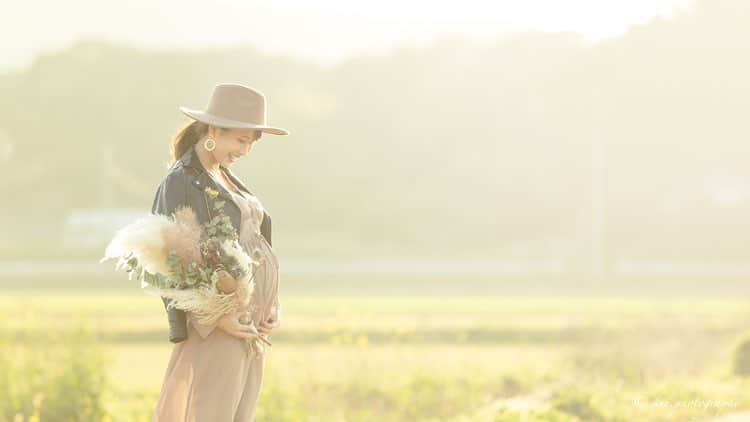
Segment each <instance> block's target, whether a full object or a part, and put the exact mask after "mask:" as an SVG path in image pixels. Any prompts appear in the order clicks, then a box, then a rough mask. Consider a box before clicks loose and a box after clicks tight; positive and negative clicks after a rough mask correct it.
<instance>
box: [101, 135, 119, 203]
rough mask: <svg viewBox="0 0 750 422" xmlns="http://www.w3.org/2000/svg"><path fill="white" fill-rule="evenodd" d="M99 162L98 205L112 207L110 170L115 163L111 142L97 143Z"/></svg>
mask: <svg viewBox="0 0 750 422" xmlns="http://www.w3.org/2000/svg"><path fill="white" fill-rule="evenodd" d="M99 163H101V164H100V165H101V166H102V169H101V171H100V172H99V174H101V176H102V177H100V178H99V207H100V208H112V207H114V204H115V199H114V192H113V191H114V183H113V182H114V177H113V175H112V170H113V169H114V165H115V150H114V147H113V146H112V144H110V143H102V144H100V145H99Z"/></svg>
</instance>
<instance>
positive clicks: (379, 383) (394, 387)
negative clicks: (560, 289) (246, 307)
mask: <svg viewBox="0 0 750 422" xmlns="http://www.w3.org/2000/svg"><path fill="white" fill-rule="evenodd" d="M404 283H407V282H406V281H404ZM16 284H17V282H16ZM71 285H73V283H71ZM25 286H26V288H23V289H18V288H13V287H8V285H6V288H5V289H4V290H3V295H2V297H0V306H2V309H3V310H4V311H5V313H4V317H3V318H2V323H3V326H2V330H3V333H4V335H5V336H6V338H12V339H13V343H12V346H8V347H13V348H40V347H44V345H45V344H46V343H48V342H50V340H53V341H54V339H55V338H56V336H57V337H59V336H61V335H64V333H65V332H66V330H67V329H68V328H69V327H71V326H76V325H78V324H82V325H84V326H85V327H88V328H89V329H90V330H91V331H92V332H94V333H95V335H96V337H97V339H98V341H99V342H101V344H102V346H103V353H104V354H105V355H106V357H107V359H108V360H107V365H106V367H107V368H108V369H107V376H108V377H107V378H108V385H109V386H110V389H109V390H108V393H107V396H106V407H107V410H108V412H109V413H110V414H111V415H112V417H113V420H122V421H131V420H133V421H148V420H150V413H151V411H152V409H153V406H154V404H155V401H156V399H157V397H158V391H159V388H160V386H161V382H162V377H163V375H164V370H165V368H166V364H167V361H168V359H169V354H170V351H171V346H172V345H171V343H169V342H168V341H167V339H166V335H167V331H166V327H167V326H166V316H165V314H164V309H163V306H162V304H161V301H160V300H159V299H158V298H155V297H150V296H146V295H143V294H142V293H141V292H140V291H138V290H137V289H117V288H106V289H99V290H93V291H92V290H84V289H83V288H81V287H80V286H79V285H75V287H74V288H64V286H65V284H64V283H63V284H60V285H58V286H55V287H57V288H52V287H49V286H44V288H40V289H34V288H32V287H31V286H30V285H29V284H25ZM288 290H289V293H287V294H285V295H284V296H283V298H282V305H283V309H284V314H283V322H282V326H281V327H280V328H278V329H277V331H276V332H274V333H272V336H271V338H272V340H273V341H274V347H273V348H272V349H271V350H270V351H269V360H268V361H267V364H266V370H267V372H266V377H265V379H264V388H263V392H262V395H261V400H260V409H259V415H258V420H259V421H297V420H311V421H370V420H378V421H412V420H425V421H427V420H430V421H442V420H451V421H521V420H529V421H535V420H538V421H543V420H554V421H568V420H570V421H575V420H583V421H588V420H621V421H632V420H653V421H685V420H707V419H709V418H711V417H713V416H716V415H721V414H728V413H734V412H739V411H741V410H743V409H750V380H747V379H743V378H740V377H736V376H733V375H732V374H731V368H730V364H731V357H732V356H731V353H732V347H733V345H734V343H735V342H736V340H737V338H738V337H739V336H740V335H742V334H743V333H745V332H747V331H749V330H750V301H747V300H743V299H742V298H737V299H731V298H713V299H701V298H682V299H678V298H674V299H664V298H662V299H649V298H645V299H644V298H638V297H631V298H623V297H620V296H614V297H606V296H599V297H561V296H558V297H554V296H540V297H533V296H531V295H499V294H492V295H488V294H476V292H474V293H475V294H472V293H471V292H467V293H465V294H463V295H457V294H454V293H451V294H431V295H429V296H425V295H420V294H418V292H419V289H415V290H413V291H408V290H405V291H404V292H403V294H398V295H394V294H392V292H389V293H383V292H382V291H381V292H378V291H377V289H373V290H370V291H367V292H365V291H362V292H360V294H353V293H351V294H339V295H335V296H334V295H329V296H325V295H321V294H320V291H319V290H315V291H313V289H311V288H308V289H307V290H308V291H306V289H305V288H303V287H300V286H299V285H296V286H294V285H292V287H291V288H289V289H288ZM482 293H484V292H482Z"/></svg>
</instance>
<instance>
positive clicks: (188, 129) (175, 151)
mask: <svg viewBox="0 0 750 422" xmlns="http://www.w3.org/2000/svg"><path fill="white" fill-rule="evenodd" d="M208 128H209V125H208V124H206V123H203V122H199V121H197V120H193V121H192V122H189V123H186V124H184V125H183V126H182V127H180V129H179V130H177V133H176V134H175V135H174V138H172V148H171V152H172V162H171V163H170V165H172V164H174V162H175V161H177V160H179V159H180V157H182V154H184V153H186V152H187V150H188V148H192V147H193V145H195V144H196V143H197V142H198V141H199V140H200V139H201V138H203V137H205V136H206V135H207V134H208ZM217 129H221V130H222V131H223V130H226V129H224V128H217ZM261 136H263V132H262V131H260V130H256V131H253V137H254V140H256V141H257V140H258V139H260V137H261Z"/></svg>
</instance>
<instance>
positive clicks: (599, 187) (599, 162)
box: [591, 138, 606, 280]
mask: <svg viewBox="0 0 750 422" xmlns="http://www.w3.org/2000/svg"><path fill="white" fill-rule="evenodd" d="M605 162H606V151H605V144H604V141H602V140H601V138H600V139H599V140H598V141H594V142H593V144H592V146H591V186H592V195H591V276H592V277H593V278H594V279H595V280H604V278H605V277H606V268H605V252H606V249H605V248H606V241H605V237H606V233H605V223H606V221H605V219H606V217H605V215H606V208H605V207H606V202H605V200H606V195H605V193H606V190H605V173H604V170H605Z"/></svg>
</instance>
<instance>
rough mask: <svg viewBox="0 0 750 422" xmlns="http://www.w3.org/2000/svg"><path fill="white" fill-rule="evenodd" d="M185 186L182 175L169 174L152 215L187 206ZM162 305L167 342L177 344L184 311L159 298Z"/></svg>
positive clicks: (184, 323)
mask: <svg viewBox="0 0 750 422" xmlns="http://www.w3.org/2000/svg"><path fill="white" fill-rule="evenodd" d="M186 189H187V186H186V181H185V179H184V174H182V173H180V172H170V173H169V174H167V177H166V178H165V179H164V180H163V181H162V183H161V184H160V185H159V188H158V189H157V191H156V195H155V197H154V203H153V205H152V206H151V213H152V214H162V215H167V216H170V215H171V214H172V213H173V212H174V211H175V209H176V208H177V207H178V206H180V205H187V204H186V201H187V190H186ZM161 300H162V302H163V303H164V309H165V310H166V312H167V320H168V322H169V341H171V342H172V343H179V342H182V341H184V340H185V339H187V321H186V316H185V311H182V310H180V309H169V308H168V307H167V306H168V305H169V303H170V302H171V300H170V299H167V298H165V297H162V298H161Z"/></svg>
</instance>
